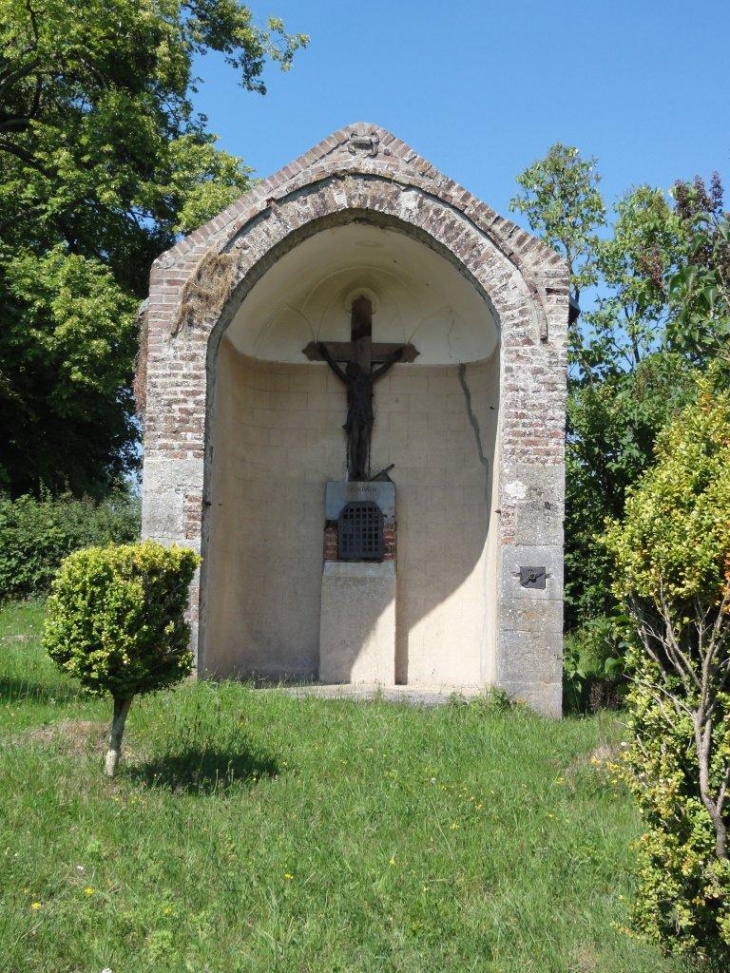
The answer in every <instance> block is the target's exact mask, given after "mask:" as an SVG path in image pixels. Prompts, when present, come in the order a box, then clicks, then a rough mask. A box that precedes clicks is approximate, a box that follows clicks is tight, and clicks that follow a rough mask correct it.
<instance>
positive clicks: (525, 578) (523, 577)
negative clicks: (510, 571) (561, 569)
mask: <svg viewBox="0 0 730 973" xmlns="http://www.w3.org/2000/svg"><path fill="white" fill-rule="evenodd" d="M546 577H547V572H546V570H545V568H520V584H521V585H522V587H523V588H544V587H545V578H546Z"/></svg>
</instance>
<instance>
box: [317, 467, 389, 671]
mask: <svg viewBox="0 0 730 973" xmlns="http://www.w3.org/2000/svg"><path fill="white" fill-rule="evenodd" d="M352 504H354V505H355V506H358V505H359V506H361V507H362V506H363V505H364V504H365V505H367V504H369V505H370V506H371V507H372V506H373V505H374V506H375V507H377V509H378V510H379V511H380V513H381V514H382V526H383V532H382V535H383V545H382V549H381V551H380V554H379V555H376V556H379V557H380V558H382V560H369V559H362V560H344V559H343V560H339V557H340V556H342V557H343V558H345V557H347V554H346V552H345V551H343V552H342V554H341V553H340V551H339V548H340V547H341V545H340V544H339V543H338V518H340V515H341V514H342V512H343V510H344V509H345V508H347V507H348V505H352ZM319 632H320V635H319V681H320V682H323V683H379V684H380V685H382V686H393V685H394V684H395V486H394V485H393V483H391V482H389V481H387V482H374V481H368V482H349V483H348V482H344V483H343V482H330V483H328V484H327V492H326V496H325V540H324V570H323V573H322V608H321V614H320V629H319Z"/></svg>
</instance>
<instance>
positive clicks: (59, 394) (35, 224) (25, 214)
mask: <svg viewBox="0 0 730 973" xmlns="http://www.w3.org/2000/svg"><path fill="white" fill-rule="evenodd" d="M0 35H1V36H2V38H3V44H2V49H1V50H0V240H1V241H2V242H1V243H0V307H1V308H2V311H1V312H0V313H1V315H2V317H1V318H0V411H2V414H3V418H4V422H3V424H2V429H0V455H2V457H3V459H2V463H1V464H0V485H1V486H4V488H5V489H7V490H9V491H10V492H11V493H12V494H13V495H16V496H17V495H19V494H21V493H25V492H30V491H32V492H37V491H38V489H39V485H40V483H45V485H46V486H48V487H50V488H52V489H54V490H57V489H64V488H65V487H66V486H68V488H70V489H71V490H72V491H73V492H74V493H76V494H77V495H80V494H82V493H93V494H97V495H101V494H103V493H104V492H105V491H107V490H108V489H109V486H110V485H112V484H114V483H115V482H119V480H120V474H122V473H123V472H124V471H125V470H127V469H129V468H130V467H132V466H134V464H135V462H136V458H137V457H136V451H135V450H134V449H133V444H134V441H135V440H136V438H137V427H136V425H135V423H134V420H133V408H132V400H131V395H130V392H129V389H130V385H131V378H132V373H133V365H134V357H135V350H136V328H135V320H134V311H135V307H136V305H137V304H138V302H139V300H140V299H141V298H142V297H144V295H145V293H146V289H147V280H148V274H149V267H150V264H151V262H152V260H154V258H155V257H157V256H158V255H159V254H160V253H161V252H162V251H163V250H165V249H167V248H168V247H169V246H171V245H172V244H173V243H174V241H175V239H176V237H177V236H178V235H179V234H180V233H185V232H189V231H190V230H192V229H193V228H194V227H195V226H197V225H198V224H200V223H201V222H203V221H204V220H206V219H208V218H209V217H211V216H213V215H214V214H215V213H216V212H217V211H218V210H219V209H220V208H221V207H223V206H225V205H226V204H228V203H229V202H231V201H232V200H233V199H234V198H236V197H237V196H238V195H240V194H241V193H242V192H243V191H245V190H246V189H247V188H248V186H249V170H248V169H247V168H246V167H245V166H244V165H243V164H242V163H241V160H240V159H237V158H235V157H233V156H231V155H228V154H227V153H225V152H222V151H221V150H220V149H218V148H217V147H216V144H215V143H216V139H215V137H214V136H213V135H211V134H210V133H208V132H207V131H206V129H205V119H204V118H203V117H201V116H198V115H196V114H195V112H194V111H193V108H192V104H191V101H190V97H191V94H192V92H193V91H194V90H195V85H196V83H197V79H196V78H195V77H194V75H193V71H192V66H193V59H194V57H196V56H198V55H201V54H205V53H206V51H217V52H220V53H221V54H222V55H223V57H224V59H225V60H226V62H227V63H228V64H229V65H230V66H231V68H232V69H233V70H234V71H236V72H237V73H238V75H239V76H240V79H241V84H242V86H243V87H244V88H246V89H248V90H252V91H260V92H263V91H264V90H265V88H264V84H263V80H262V72H263V69H264V66H265V64H266V62H267V60H270V59H271V60H274V61H277V62H278V63H280V64H281V66H282V67H284V68H287V67H288V66H289V65H290V63H291V59H292V57H293V55H294V52H295V51H296V49H297V48H298V47H300V46H301V45H302V44H304V43H305V42H306V38H304V37H303V36H301V35H293V36H292V35H288V34H286V33H285V31H284V27H283V24H282V23H281V21H279V20H276V19H271V20H270V21H269V24H268V26H267V27H263V28H262V27H258V26H256V24H255V22H254V18H253V14H252V12H251V11H250V9H249V8H248V7H246V6H243V5H241V4H240V3H238V2H237V0H143V2H140V0H87V2H85V3H83V4H78V3H69V2H68V0H0Z"/></svg>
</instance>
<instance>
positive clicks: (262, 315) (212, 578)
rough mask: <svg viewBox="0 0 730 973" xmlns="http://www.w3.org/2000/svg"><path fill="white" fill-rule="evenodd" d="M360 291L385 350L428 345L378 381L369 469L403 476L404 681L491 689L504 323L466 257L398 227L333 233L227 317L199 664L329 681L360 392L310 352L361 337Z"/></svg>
mask: <svg viewBox="0 0 730 973" xmlns="http://www.w3.org/2000/svg"><path fill="white" fill-rule="evenodd" d="M359 294H365V295H367V296H368V298H369V299H370V301H371V303H372V306H373V312H374V313H373V340H374V341H384V342H397V343H406V342H411V343H412V344H414V345H415V346H416V348H417V349H418V351H419V355H418V358H417V359H416V361H415V362H414V363H412V364H402V365H396V366H395V367H394V368H393V369H392V370H391V372H390V373H389V374H388V375H387V376H385V377H384V378H383V379H382V380H381V381H380V382H379V383H378V384H377V385H376V386H375V412H376V421H375V428H374V434H373V444H372V455H371V468H372V472H373V474H375V473H377V472H378V470H381V469H385V468H387V467H390V466H393V469H392V470H391V472H390V475H391V477H392V479H393V480H394V482H395V484H396V490H397V523H398V557H397V599H396V603H397V615H396V678H397V681H399V682H402V683H409V684H416V685H452V686H458V685H474V686H476V685H480V684H482V683H483V682H484V679H485V669H487V668H488V667H489V665H490V662H491V660H492V658H493V633H494V623H495V605H496V594H495V590H494V575H495V566H494V556H495V538H494V536H493V532H492V535H490V522H491V517H490V498H491V494H492V491H493V488H494V483H495V478H496V472H497V469H496V466H497V464H496V450H495V443H496V430H497V419H498V409H499V353H498V349H499V328H498V321H497V320H496V315H495V312H494V310H493V308H492V307H491V305H490V303H489V301H488V300H487V299H485V295H484V294H483V293H482V292H480V290H479V289H478V288H477V287H476V286H475V284H474V282H473V281H472V280H470V279H469V277H468V275H467V274H465V273H464V272H463V270H462V269H460V268H459V266H458V262H457V261H455V260H453V259H452V260H449V259H447V258H446V257H445V256H444V255H443V254H442V253H439V252H437V250H436V249H435V248H434V247H433V246H428V245H427V244H426V243H425V242H424V241H423V239H419V238H417V237H416V236H414V235H410V234H409V233H408V228H407V227H406V226H403V225H398V224H396V223H395V222H393V221H391V222H390V223H388V224H385V225H383V223H382V221H380V222H379V223H374V222H373V223H370V222H367V221H366V220H364V219H362V218H360V219H358V220H356V221H355V220H352V221H349V222H343V223H340V224H339V225H330V226H327V225H325V226H323V227H322V228H319V229H318V230H317V231H316V232H313V233H311V235H309V236H306V237H304V238H303V239H301V241H300V242H298V243H297V244H296V245H295V246H294V247H291V248H289V249H287V250H286V252H284V253H283V254H282V255H280V256H278V257H277V259H276V260H275V261H273V262H272V263H271V265H270V266H269V267H268V268H267V269H265V270H264V271H263V272H262V273H261V274H260V275H259V276H258V277H257V279H256V282H255V283H254V284H253V286H251V287H250V289H248V291H247V293H246V294H245V296H244V297H243V299H242V300H240V301H239V302H238V303H237V305H236V306H233V307H229V308H228V309H227V312H226V314H225V315H224V318H223V319H224V320H225V321H227V322H228V323H227V326H226V328H225V330H224V331H223V332H222V333H221V334H220V335H219V340H218V341H217V342H216V343H215V344H214V345H213V346H212V347H213V348H214V349H215V350H214V351H213V352H212V357H211V360H210V363H209V370H210V371H211V373H212V375H213V376H214V379H213V386H214V389H215V392H214V395H213V396H212V403H211V410H210V419H209V441H210V457H211V458H210V466H209V478H210V481H209V482H210V489H209V492H208V496H209V502H210V507H209V508H208V509H209V520H210V531H209V534H208V540H207V544H206V547H205V550H204V557H205V560H206V572H205V576H204V593H203V602H204V604H205V606H206V611H205V625H204V644H203V646H202V658H203V660H204V664H205V666H206V668H207V669H209V670H210V671H211V672H214V673H216V674H218V675H229V674H233V673H235V674H239V675H249V676H250V675H257V676H265V677H268V678H273V679H279V678H299V679H301V678H305V679H313V678H316V677H317V674H318V662H319V621H320V590H321V574H322V530H323V523H324V485H325V483H326V482H327V481H328V480H340V479H342V478H343V476H344V473H345V464H346V444H345V437H344V434H343V431H342V425H343V422H344V419H345V414H346V405H345V401H346V400H345V393H344V389H343V387H342V385H341V383H340V382H339V381H338V380H337V378H336V377H335V376H334V375H333V374H332V373H331V371H330V370H329V369H328V368H327V366H326V364H324V363H321V362H315V363H312V362H309V361H308V360H307V359H306V358H305V356H304V355H303V353H302V349H303V348H304V346H305V345H307V344H308V343H309V342H310V341H324V340H327V341H348V340H349V338H350V334H349V332H350V307H351V304H352V300H353V298H354V297H355V296H357V295H359ZM383 607H384V610H385V608H386V607H387V606H383Z"/></svg>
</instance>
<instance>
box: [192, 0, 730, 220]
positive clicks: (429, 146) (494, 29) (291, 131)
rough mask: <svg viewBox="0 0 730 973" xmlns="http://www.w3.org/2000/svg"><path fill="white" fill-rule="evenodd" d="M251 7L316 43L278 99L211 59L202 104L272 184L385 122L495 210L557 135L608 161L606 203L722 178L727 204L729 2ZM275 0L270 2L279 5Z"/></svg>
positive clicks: (327, 2)
mask: <svg viewBox="0 0 730 973" xmlns="http://www.w3.org/2000/svg"><path fill="white" fill-rule="evenodd" d="M265 3H266V5H264V2H262V0H252V2H251V3H250V6H251V8H252V10H253V12H254V14H255V15H256V16H257V18H260V19H261V20H263V19H264V18H265V17H266V16H267V15H268V14H274V15H276V16H280V17H282V18H284V20H285V23H286V26H287V29H288V30H290V31H302V32H305V33H308V34H309V35H310V37H311V41H310V46H309V48H308V49H307V50H306V51H302V52H300V53H299V54H298V56H297V58H296V60H295V63H294V66H293V67H292V70H291V71H290V72H289V73H288V74H282V73H281V72H279V71H278V69H276V68H273V67H271V68H269V69H268V71H267V75H266V80H267V84H268V88H269V92H268V94H267V95H266V96H265V97H261V96H259V95H255V94H250V93H247V92H245V91H243V90H242V89H241V88H239V87H237V86H236V83H235V79H234V78H233V76H232V73H231V72H230V71H229V70H228V69H226V68H224V66H223V65H222V64H221V63H220V61H219V60H217V59H216V58H211V57H206V58H203V59H201V60H200V62H199V64H198V70H199V73H200V74H201V76H202V77H203V78H204V79H205V84H204V85H202V87H201V91H200V94H199V95H198V96H197V99H196V105H197V107H198V109H199V110H200V111H202V112H204V113H205V114H206V115H207V116H208V118H209V127H210V130H211V131H213V132H216V133H218V134H219V135H220V136H221V141H220V145H221V147H222V148H224V149H226V150H228V151H229V152H233V153H235V154H237V155H241V156H243V157H244V159H245V161H246V162H247V163H248V164H249V165H251V166H253V167H254V168H255V170H256V174H257V175H260V176H266V175H269V174H270V173H272V172H274V171H275V170H276V169H278V168H280V167H281V166H283V165H285V164H286V163H287V162H289V161H291V160H292V159H294V158H296V156H298V155H300V154H301V153H302V152H304V151H306V150H307V149H308V148H310V147H311V146H313V145H315V144H316V143H317V142H318V141H319V140H320V139H322V138H324V137H325V136H327V135H328V134H330V132H332V131H334V130H335V129H337V128H340V127H341V126H343V125H345V124H348V123H350V122H355V121H368V122H374V123H376V124H378V125H381V126H383V127H384V128H386V129H389V130H390V131H391V132H393V133H394V134H396V135H397V136H399V137H400V138H402V139H403V140H404V141H405V142H407V143H408V144H409V145H410V146H411V147H412V148H413V149H415V150H416V151H417V152H418V153H419V154H420V155H422V156H424V157H425V158H427V159H428V160H429V161H430V162H432V163H433V164H434V165H436V166H437V167H438V168H439V169H441V170H442V171H444V172H445V173H447V174H448V175H449V176H451V177H452V178H454V179H456V180H457V181H458V182H460V183H462V184H463V185H464V186H465V187H466V188H467V189H469V190H470V191H471V192H473V193H475V194H476V195H477V196H479V197H481V198H482V199H483V200H484V201H485V202H487V203H489V205H491V206H492V207H494V208H495V209H496V210H497V211H498V212H501V213H503V214H505V215H506V214H507V204H508V202H509V199H510V197H511V196H512V195H514V192H515V189H516V187H515V182H514V177H515V175H516V174H517V173H518V172H520V171H522V170H523V169H524V168H525V167H526V166H528V165H529V164H530V163H531V162H533V161H534V160H535V159H537V158H540V157H541V156H543V155H544V154H545V152H546V150H547V148H548V147H549V146H550V145H551V144H552V143H553V142H556V141H561V142H564V143H566V144H568V145H576V146H577V147H578V148H579V149H580V151H581V153H582V154H583V155H585V156H590V155H593V156H596V157H597V158H598V160H599V170H600V172H601V174H602V176H603V184H602V185H603V191H604V194H605V196H606V198H607V200H608V201H609V202H611V201H613V200H614V199H615V198H616V197H617V196H619V195H621V194H622V193H623V192H625V191H626V190H627V189H629V188H630V187H631V186H633V185H639V184H641V183H649V184H651V185H655V186H661V187H663V188H669V186H671V184H672V183H673V182H674V180H675V179H677V178H692V177H693V176H694V175H695V174H697V173H699V174H701V175H703V176H705V177H708V176H709V175H710V173H711V172H712V171H713V170H714V169H717V170H718V171H719V172H720V174H721V175H722V176H723V177H724V182H725V185H726V202H729V201H730V124H729V123H730V85H729V84H728V81H729V78H730V68H729V64H730V61H729V59H728V56H727V53H726V52H727V42H728V38H729V37H730V0H613V2H609V0H513V2H508V0H482V2H478V0H452V2H450V3H449V2H448V0H441V2H438V3H436V2H434V0H419V2H415V0H369V2H368V0H362V2H358V3H353V2H349V3H348V2H346V0H337V2H335V0H265ZM269 4H270V5H269Z"/></svg>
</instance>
